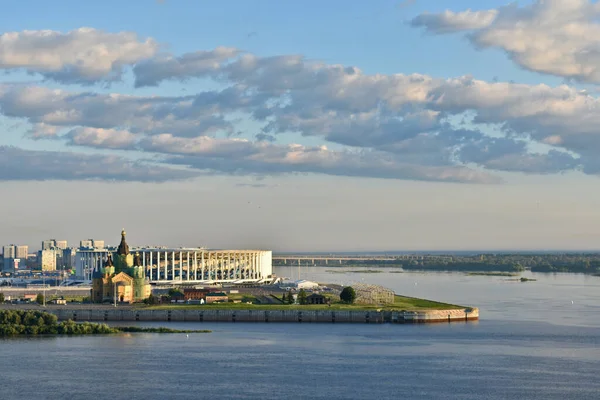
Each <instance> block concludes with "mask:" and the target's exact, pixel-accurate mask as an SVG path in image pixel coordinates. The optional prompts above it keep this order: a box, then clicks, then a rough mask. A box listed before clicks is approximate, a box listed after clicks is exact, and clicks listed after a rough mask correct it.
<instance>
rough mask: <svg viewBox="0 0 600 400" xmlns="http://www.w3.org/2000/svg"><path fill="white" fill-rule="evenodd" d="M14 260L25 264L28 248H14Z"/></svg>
mask: <svg viewBox="0 0 600 400" xmlns="http://www.w3.org/2000/svg"><path fill="white" fill-rule="evenodd" d="M16 248H17V249H16V251H15V258H19V259H21V260H23V262H25V261H26V260H27V254H28V253H29V246H16Z"/></svg>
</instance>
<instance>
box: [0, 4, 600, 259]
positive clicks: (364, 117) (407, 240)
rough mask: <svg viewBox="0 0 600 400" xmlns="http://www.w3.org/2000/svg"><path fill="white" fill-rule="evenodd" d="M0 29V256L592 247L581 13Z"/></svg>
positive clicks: (592, 163)
mask: <svg viewBox="0 0 600 400" xmlns="http://www.w3.org/2000/svg"><path fill="white" fill-rule="evenodd" d="M448 7H450V8H448ZM3 11H4V12H3V13H2V14H1V15H0V24H1V26H2V27H3V31H1V32H0V71H2V72H3V74H0V134H1V136H0V181H2V182H1V185H2V186H1V187H2V193H3V196H2V197H3V202H2V204H3V208H2V209H3V211H2V223H1V224H0V227H1V228H0V245H2V244H9V243H14V244H28V245H30V246H31V247H32V248H39V246H40V242H41V241H42V240H44V239H50V238H56V239H66V240H68V241H69V243H70V244H71V245H74V244H77V243H78V242H79V240H82V239H86V238H95V239H102V240H105V241H106V243H107V244H108V245H112V244H117V243H118V240H119V233H120V230H121V228H123V227H125V228H126V230H127V233H128V241H129V242H130V244H131V245H132V246H142V245H165V246H173V247H176V246H177V247H178V246H206V247H209V248H261V249H272V250H274V251H276V252H293V251H298V252H306V251H315V252H317V251H319V252H321V251H334V252H341V251H436V250H444V251H451V250H455V251H461V250H468V251H471V250H472V251H477V250H482V251H483V250H490V251H494V250H565V251H568V250H598V249H600V246H599V245H598V243H600V207H598V206H599V205H600V180H599V175H600V157H599V155H600V154H599V152H600V140H599V139H600V134H599V133H600V132H599V131H598V126H600V124H599V122H600V98H599V97H598V93H600V92H599V90H598V89H599V87H598V84H599V83H600V67H598V59H599V58H598V57H599V55H600V52H599V51H598V49H599V48H600V35H599V33H600V23H599V22H598V21H599V18H598V17H599V16H600V3H598V2H596V1H590V0H550V1H549V0H547V1H541V0H538V1H523V2H519V3H518V4H517V3H512V2H508V1H505V0H504V1H499V0H489V1H486V2H485V3H484V2H481V1H474V0H461V1H454V2H451V3H449V2H440V1H434V0H414V1H397V0H396V1H392V0H382V1H379V2H347V1H341V0H332V1H328V2H318V1H315V0H307V1H304V2H277V1H268V0H265V1H257V2H244V1H233V0H225V1H223V0H220V1H213V0H207V1H203V2H197V1H192V0H189V1H183V0H178V1H175V0H162V1H142V0H132V1H129V2H121V1H116V0H109V1H104V2H101V3H100V2H97V3H96V2H93V3H92V2H80V1H74V0H66V1H61V2H57V3H56V4H53V6H52V7H50V8H48V7H47V6H46V3H45V2H42V1H41V0H38V1H35V0H24V1H20V2H18V3H17V2H15V3H12V4H10V5H4V7H3Z"/></svg>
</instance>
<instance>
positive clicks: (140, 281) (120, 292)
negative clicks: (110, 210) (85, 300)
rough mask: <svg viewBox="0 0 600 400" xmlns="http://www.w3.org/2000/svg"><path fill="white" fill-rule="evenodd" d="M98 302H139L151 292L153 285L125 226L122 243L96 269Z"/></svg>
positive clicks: (95, 286) (95, 288)
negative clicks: (127, 238) (102, 264)
mask: <svg viewBox="0 0 600 400" xmlns="http://www.w3.org/2000/svg"><path fill="white" fill-rule="evenodd" d="M92 291H93V293H92V299H93V302H94V303H102V302H111V303H112V302H114V301H118V302H122V303H135V302H139V301H143V300H144V299H147V298H148V297H149V296H150V293H151V288H150V283H149V281H148V279H146V273H145V271H144V267H143V265H142V262H141V258H140V255H139V253H136V254H135V255H133V254H131V253H130V252H129V246H128V245H127V241H126V240H125V229H123V231H122V232H121V243H120V244H119V247H118V248H117V251H116V252H115V253H114V254H113V255H111V254H110V253H109V255H108V257H107V258H106V260H105V261H104V266H103V267H102V268H100V269H99V270H97V271H95V272H94V275H93V278H92Z"/></svg>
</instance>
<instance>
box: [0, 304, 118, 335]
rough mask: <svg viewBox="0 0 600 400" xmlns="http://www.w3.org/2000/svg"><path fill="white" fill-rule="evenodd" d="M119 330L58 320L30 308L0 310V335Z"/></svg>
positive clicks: (54, 316)
mask: <svg viewBox="0 0 600 400" xmlns="http://www.w3.org/2000/svg"><path fill="white" fill-rule="evenodd" d="M116 332H120V331H119V330H118V329H114V328H111V327H109V326H108V325H106V324H94V323H89V322H84V323H81V324H78V323H75V322H73V321H71V320H69V321H63V322H60V323H59V322H58V318H57V317H56V315H53V314H50V313H46V312H41V311H32V310H0V337H2V336H13V335H86V334H104V333H116Z"/></svg>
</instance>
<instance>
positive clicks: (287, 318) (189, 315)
mask: <svg viewBox="0 0 600 400" xmlns="http://www.w3.org/2000/svg"><path fill="white" fill-rule="evenodd" d="M36 309H37V310H40V308H36ZM44 311H47V312H49V313H52V314H54V315H56V316H57V317H58V319H59V320H68V319H71V320H74V321H94V322H110V321H154V322H169V321H174V322H175V321H176V322H186V321H194V322H295V323H299V322H303V323H306V322H312V323H315V322H317V323H319V322H320V323H370V324H381V323H399V324H402V323H433V322H466V321H473V320H478V319H479V310H478V309H477V308H464V309H456V310H427V311H329V310H315V311H311V310H302V311H300V310H226V309H223V310H214V309H212V310H202V309H198V308H194V309H179V310H178V309H172V310H145V309H136V308H126V309H120V308H118V307H117V308H80V309H70V308H59V307H55V308H46V309H44Z"/></svg>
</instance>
